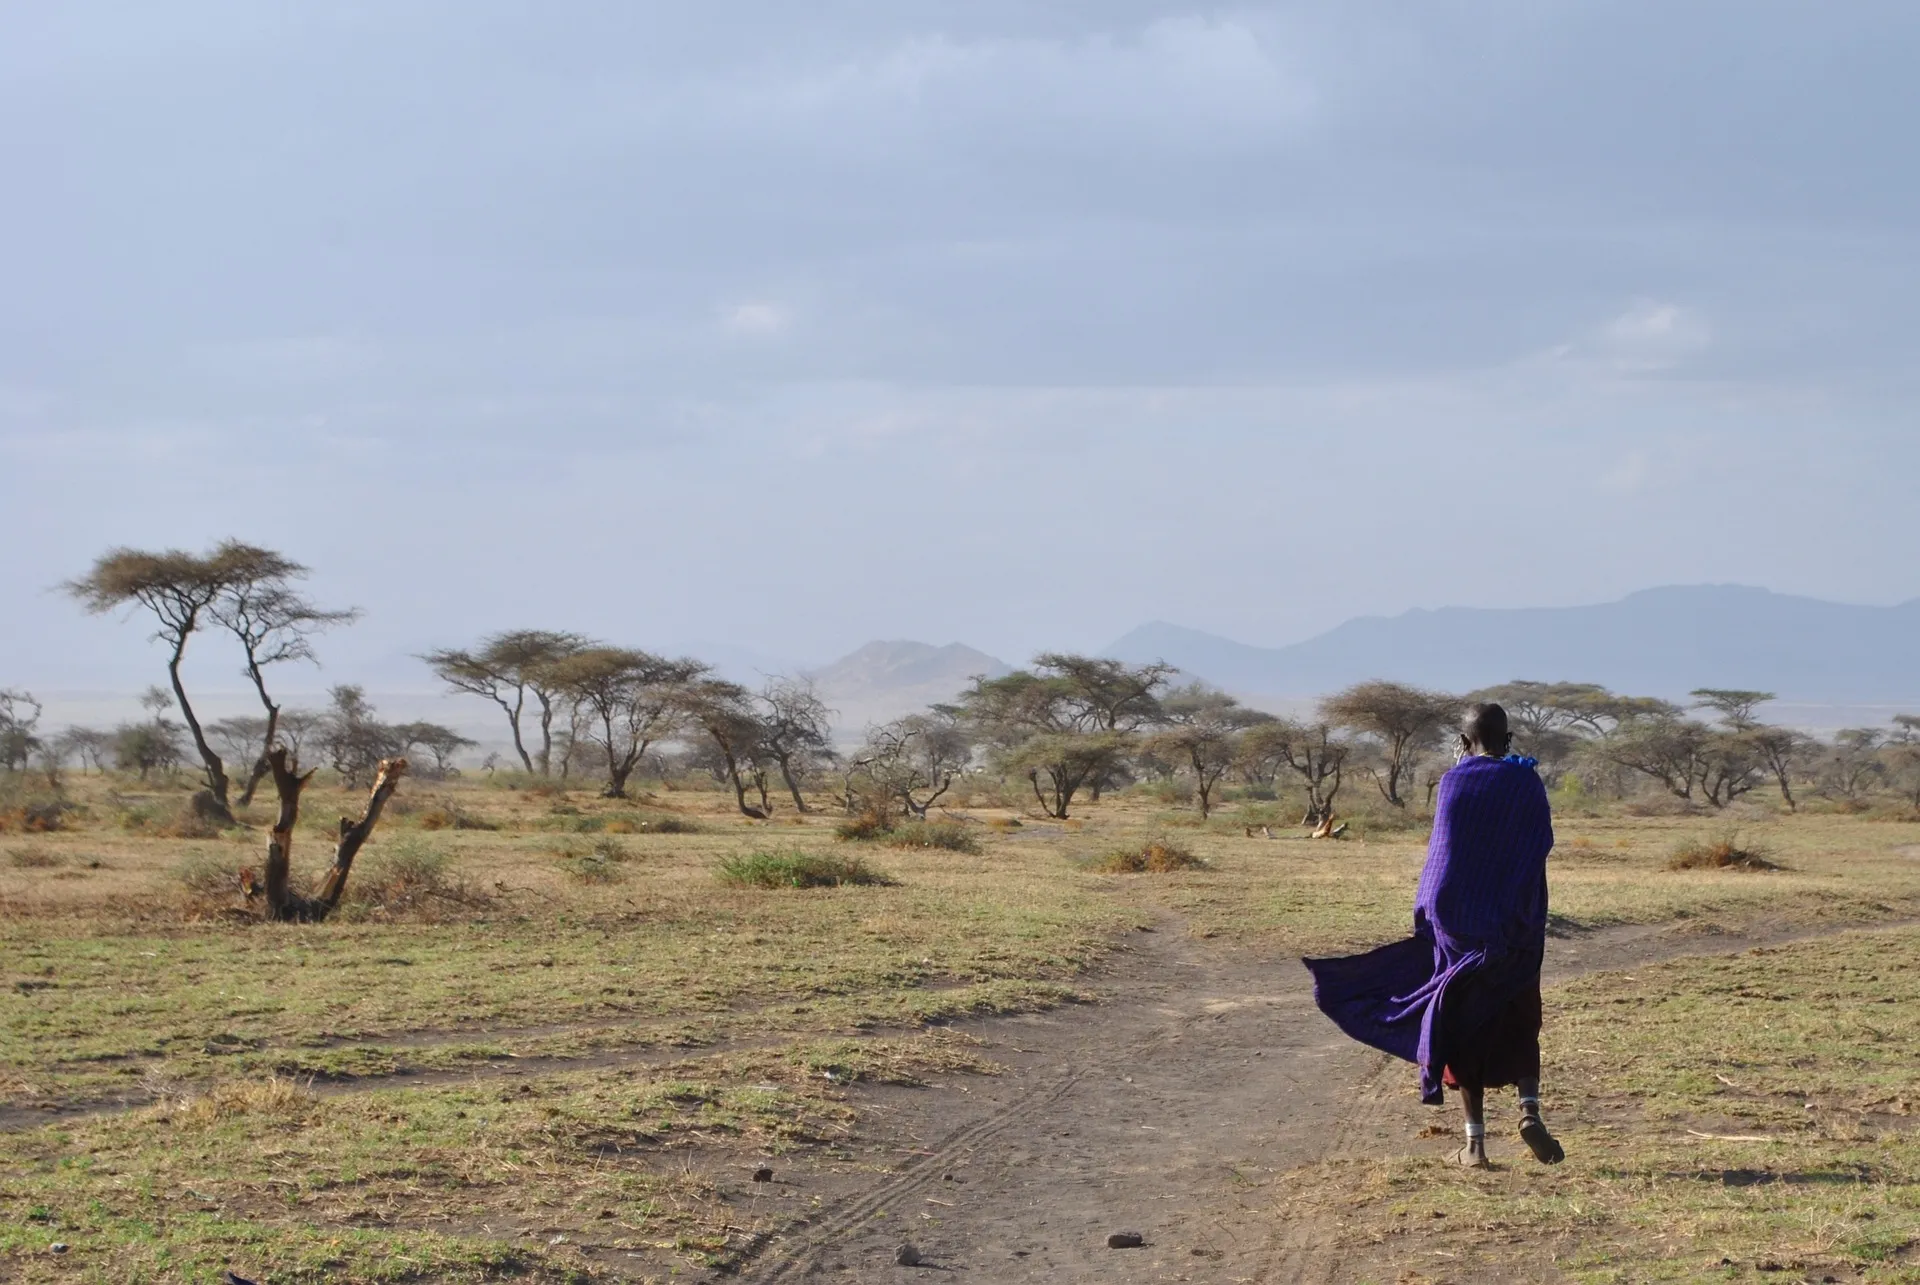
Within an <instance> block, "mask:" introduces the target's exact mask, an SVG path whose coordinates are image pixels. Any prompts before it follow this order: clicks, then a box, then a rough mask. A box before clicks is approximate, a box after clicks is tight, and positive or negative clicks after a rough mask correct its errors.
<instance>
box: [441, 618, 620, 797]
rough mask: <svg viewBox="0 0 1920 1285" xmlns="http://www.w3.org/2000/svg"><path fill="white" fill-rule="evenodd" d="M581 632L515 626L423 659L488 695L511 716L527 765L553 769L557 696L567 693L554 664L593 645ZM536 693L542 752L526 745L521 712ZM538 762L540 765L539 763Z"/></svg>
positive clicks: (472, 691) (450, 682)
mask: <svg viewBox="0 0 1920 1285" xmlns="http://www.w3.org/2000/svg"><path fill="white" fill-rule="evenodd" d="M594 647H595V644H593V643H591V642H589V641H588V640H587V639H586V638H585V637H583V636H581V635H580V634H574V633H566V632H562V631H557V630H551V629H513V630H509V631H507V632H506V633H499V634H492V635H489V636H488V637H486V638H483V639H481V640H480V645H479V647H477V648H475V649H474V650H472V651H462V650H457V649H452V648H445V649H442V650H439V651H430V652H428V653H427V654H426V655H424V656H422V657H421V659H422V660H424V661H426V662H427V664H428V665H429V666H430V667H431V668H432V669H433V672H434V673H435V674H436V675H437V676H438V677H439V679H440V681H441V682H443V683H445V684H446V685H447V686H448V687H450V688H452V689H453V690H454V691H456V692H465V693H467V694H468V695H472V696H481V697H485V698H486V699H487V700H490V701H492V702H493V703H494V704H496V705H498V706H499V707H500V708H501V710H502V711H504V712H505V713H506V716H507V726H508V728H509V729H510V730H511V731H512V733H513V749H514V753H516V754H518V755H519V756H520V762H521V765H522V766H524V767H525V768H526V770H527V771H529V772H533V771H536V770H537V771H538V772H539V773H540V775H542V776H551V775H553V716H554V713H555V710H556V708H557V705H556V702H559V701H561V700H562V699H563V697H564V690H563V687H562V685H561V684H560V683H559V682H558V680H557V678H556V670H555V666H557V665H558V664H560V662H562V661H564V660H566V659H567V658H569V657H571V656H574V655H576V654H578V653H580V652H583V651H586V650H589V649H591V648H594ZM529 695H531V696H532V697H533V699H534V703H535V704H536V705H537V706H538V707H539V711H540V715H539V718H540V754H539V757H538V759H537V760H536V759H535V757H534V756H533V755H532V754H530V753H529V752H528V751H527V746H526V739H525V737H524V735H523V730H522V716H523V715H524V713H525V711H526V704H527V697H528V696H529ZM536 762H537V763H538V767H537V768H536V767H535V764H536Z"/></svg>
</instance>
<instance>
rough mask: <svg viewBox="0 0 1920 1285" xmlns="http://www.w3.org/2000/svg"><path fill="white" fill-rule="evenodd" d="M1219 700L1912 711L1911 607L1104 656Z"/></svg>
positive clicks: (1533, 623)
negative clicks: (1414, 688)
mask: <svg viewBox="0 0 1920 1285" xmlns="http://www.w3.org/2000/svg"><path fill="white" fill-rule="evenodd" d="M1105 654H1107V655H1109V656H1114V657H1117V658H1119V659H1122V660H1127V661H1132V662H1136V663H1138V662H1144V661H1149V660H1162V659H1164V660H1166V661H1168V662H1169V663H1171V664H1175V665H1178V666H1179V667H1180V668H1181V669H1183V670H1185V671H1186V672H1187V673H1189V674H1192V675H1194V676H1196V677H1199V678H1203V679H1206V680H1207V681H1208V682H1211V683H1214V684H1216V685H1218V686H1221V687H1226V688H1229V689H1232V690H1234V691H1239V692H1247V693H1261V694H1268V695H1275V696H1288V697H1308V696H1316V695H1321V694H1324V693H1326V692H1330V691H1334V690H1337V689H1338V688H1341V687H1344V686H1346V685H1347V684H1349V683H1354V682H1359V681H1362V680H1364V679H1368V678H1392V679H1397V680H1400V681H1402V682H1410V683H1416V684H1420V685H1422V686H1429V687H1438V688H1442V689H1444V690H1449V691H1469V690H1471V689H1473V688H1475V687H1485V686H1489V685H1491V684H1493V683H1498V682H1504V681H1506V680H1508V679H1514V678H1530V679H1541V680H1546V681H1554V680H1566V681H1578V682H1596V683H1602V684H1605V685H1606V686H1608V687H1611V688H1614V689H1615V690H1617V691H1624V692H1632V693H1635V694H1638V695H1648V696H1665V697H1669V698H1672V697H1678V696H1683V695H1685V694H1686V693H1687V692H1688V691H1689V690H1691V689H1693V688H1695V687H1745V688H1755V689H1759V690H1763V691H1772V692H1777V693H1779V694H1780V696H1781V697H1782V698H1783V699H1786V700H1793V701H1814V702H1895V703H1898V702H1911V703H1913V704H1915V705H1920V600H1915V601H1913V602H1907V603H1902V604H1901V605H1900V606H1897V607H1858V606H1850V605H1847V604H1843V603H1835V602H1822V601H1820V600H1818V599H1814V598H1798V597H1793V596H1790V595H1787V594H1778V593H1772V592H1769V591H1768V590H1765V589H1755V588H1750V587H1747V586H1743V585H1686V586H1672V587H1668V588H1661V589H1646V590H1643V591H1641V592H1639V593H1635V594H1631V595H1629V596H1627V597H1625V598H1623V599H1621V600H1620V601H1618V602H1609V603H1602V604H1600V605H1597V606H1591V607H1531V608H1515V609H1498V608H1475V607H1446V608H1442V609H1440V610H1437V611H1424V610H1422V611H1409V612H1405V613H1403V614H1401V615H1398V616H1392V617H1381V616H1364V617H1360V618H1358V619H1355V620H1349V621H1348V622H1347V623H1345V624H1343V625H1340V626H1338V627H1337V628H1334V629H1331V630H1328V631H1327V632H1326V633H1324V634H1321V635H1319V636H1318V637H1314V638H1309V639H1307V640H1306V641H1304V642H1298V643H1294V644H1293V645H1291V646H1287V647H1251V646H1248V645H1247V644H1245V643H1238V642H1234V641H1232V640H1231V639H1227V638H1221V637H1219V636H1217V635H1214V634H1207V633H1202V632H1200V631H1199V630H1195V629H1184V628H1181V627H1180V626H1178V625H1170V624H1166V623H1164V622H1155V623H1153V624H1148V625H1142V626H1141V627H1140V628H1138V629H1135V630H1134V631H1133V632H1131V633H1129V634H1127V635H1126V636H1125V637H1123V638H1121V639H1119V640H1118V641H1116V642H1114V643H1113V644H1112V645H1111V646H1110V647H1108V648H1107V649H1106V653H1105Z"/></svg>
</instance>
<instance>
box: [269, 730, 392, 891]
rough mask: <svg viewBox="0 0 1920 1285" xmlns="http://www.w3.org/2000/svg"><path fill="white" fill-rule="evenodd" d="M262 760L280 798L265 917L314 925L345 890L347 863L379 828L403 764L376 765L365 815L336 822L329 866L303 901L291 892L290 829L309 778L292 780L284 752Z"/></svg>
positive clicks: (271, 842) (309, 775) (271, 846)
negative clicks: (336, 840) (337, 829)
mask: <svg viewBox="0 0 1920 1285" xmlns="http://www.w3.org/2000/svg"><path fill="white" fill-rule="evenodd" d="M267 761H268V766H269V767H270V768H271V770H272V772H273V785H274V789H275V791H276V792H277V793H278V794H279V796H280V815H279V818H278V819H277V820H276V821H275V822H274V824H273V833H272V835H271V836H270V837H269V838H268V840H267V881H266V884H267V886H266V894H267V918H268V919H272V920H278V921H281V922H283V923H301V924H317V923H319V922H320V921H321V920H323V919H325V918H326V917H327V916H328V915H330V914H332V913H333V910H334V908H335V907H336V906H338V905H339V904H340V896H341V894H342V893H344V892H345V891H346V889H347V875H348V874H349V873H350V872H351V871H352V870H353V859H354V857H355V856H357V855H358V854H359V852H360V849H361V847H362V846H363V845H364V844H365V843H366V841H367V839H368V838H369V837H370V836H371V835H372V834H373V828H374V826H376V825H378V824H379V823H380V813H381V810H382V809H384V808H385V807H386V806H387V800H388V799H389V798H391V797H393V792H394V789H395V788H396V787H398V786H399V784H400V778H401V777H403V776H405V775H406V773H407V761H406V760H405V759H403V758H399V759H382V760H380V768H379V770H378V771H377V772H375V773H374V777H373V789H372V792H371V793H370V794H369V795H368V797H367V810H366V813H365V814H364V815H363V816H362V817H361V818H360V819H359V820H358V821H354V820H352V819H350V818H348V817H341V818H340V842H339V843H338V844H337V845H336V846H335V847H334V850H333V865H332V867H331V868H330V869H329V870H328V871H327V877H326V879H325V880H324V881H322V883H321V885H320V891H319V892H318V893H316V894H315V895H314V896H312V897H303V896H301V895H300V894H299V893H297V892H295V891H294V890H293V887H292V879H291V873H292V856H293V827H294V823H295V822H296V821H298V820H299V819H300V792H301V791H302V790H304V789H306V787H307V782H309V781H311V780H312V779H313V773H312V772H311V771H310V772H307V773H306V774H305V775H295V773H294V770H293V768H292V766H291V765H290V764H289V763H288V762H287V752H286V750H284V749H280V748H275V749H274V750H273V751H272V752H270V753H269V754H268V755H267Z"/></svg>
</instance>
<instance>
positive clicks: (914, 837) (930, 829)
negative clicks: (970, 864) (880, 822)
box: [881, 821, 980, 853]
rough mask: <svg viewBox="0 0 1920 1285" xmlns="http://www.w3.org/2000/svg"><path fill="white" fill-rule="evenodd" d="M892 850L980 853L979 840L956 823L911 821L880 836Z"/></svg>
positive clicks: (964, 827)
mask: <svg viewBox="0 0 1920 1285" xmlns="http://www.w3.org/2000/svg"><path fill="white" fill-rule="evenodd" d="M881 838H882V839H884V841H885V842H886V843H887V845H888V846H889V847H894V848H944V849H945V850H946V851H948V852H972V853H977V852H979V851H980V840H978V839H976V838H974V837H973V832H972V831H971V830H969V829H967V827H966V826H964V825H962V824H960V823H959V822H958V821H913V822H909V823H908V824H906V825H903V826H899V827H897V828H895V829H893V830H892V831H889V832H888V833H886V834H884V835H882V836H881Z"/></svg>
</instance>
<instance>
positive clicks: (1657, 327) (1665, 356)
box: [1598, 299, 1713, 370]
mask: <svg viewBox="0 0 1920 1285" xmlns="http://www.w3.org/2000/svg"><path fill="white" fill-rule="evenodd" d="M1712 343H1713V330H1712V328H1711V327H1710V326H1708V325H1707V322H1706V319H1705V318H1704V317H1702V316H1700V315H1699V314H1698V313H1696V312H1693V311H1691V310H1690V309H1687V308H1684V307H1682V306H1680V305H1679V304H1676V303H1667V302H1662V301H1660V300H1655V299H1642V300H1640V301H1639V302H1637V303H1635V304H1634V305H1633V306H1632V307H1631V308H1629V309H1627V310H1626V311H1625V312H1623V313H1621V314H1620V315H1619V316H1617V317H1615V318H1614V319H1613V320H1612V321H1610V322H1608V323H1607V324H1606V325H1605V326H1603V327H1602V328H1601V330H1600V334H1599V342H1598V347H1599V349H1600V350H1601V351H1602V352H1604V353H1606V354H1607V355H1609V356H1610V357H1611V358H1612V359H1613V361H1614V363H1615V364H1616V365H1617V366H1619V367H1620V368H1622V369H1625V370H1666V369H1670V368H1672V367H1674V366H1678V365H1680V364H1681V363H1682V362H1684V361H1686V360H1687V359H1688V358H1691V357H1695V356H1697V355H1699V354H1700V353H1703V352H1705V351H1706V350H1707V348H1708V347H1709V346H1710V345H1711V344H1712Z"/></svg>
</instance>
